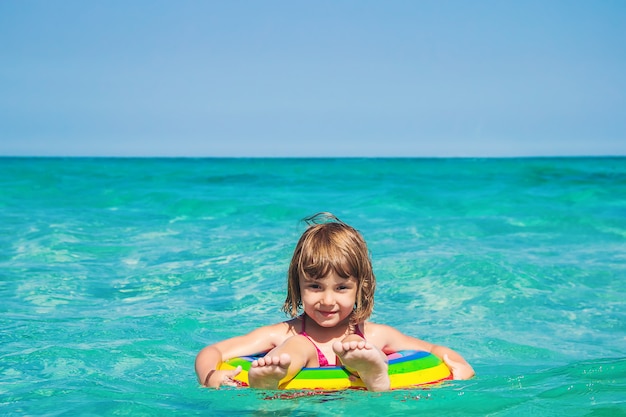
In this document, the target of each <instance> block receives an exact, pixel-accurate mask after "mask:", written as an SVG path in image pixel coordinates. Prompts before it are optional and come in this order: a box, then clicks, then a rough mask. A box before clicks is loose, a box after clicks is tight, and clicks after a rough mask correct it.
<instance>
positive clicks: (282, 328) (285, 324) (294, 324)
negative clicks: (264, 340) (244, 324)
mask: <svg viewBox="0 0 626 417" xmlns="http://www.w3.org/2000/svg"><path fill="white" fill-rule="evenodd" d="M301 323H302V320H300V319H299V318H294V319H290V320H285V321H281V322H278V323H274V324H268V325H265V326H262V327H259V328H257V329H256V330H255V331H256V332H262V333H277V334H296V333H298V332H299V331H300V328H301V327H302V324H301Z"/></svg>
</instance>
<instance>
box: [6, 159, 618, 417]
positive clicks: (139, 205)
mask: <svg viewBox="0 0 626 417" xmlns="http://www.w3.org/2000/svg"><path fill="white" fill-rule="evenodd" d="M318 211H331V212H333V213H335V214H336V215H337V216H338V217H340V218H341V219H342V220H344V221H346V222H348V223H350V224H351V225H353V226H355V227H356V228H357V229H359V230H360V231H361V232H362V233H363V235H364V236H365V238H366V240H367V241H368V243H369V246H370V250H371V253H372V259H373V264H374V268H375V272H376V275H377V279H378V291H377V296H376V306H375V312H374V316H373V317H372V320H373V321H376V322H381V323H387V324H390V325H393V326H396V327H398V328H399V329H400V330H402V331H403V332H405V333H409V334H412V335H414V336H417V337H420V338H423V339H426V340H428V341H431V342H434V343H438V344H443V345H447V346H450V347H452V348H454V349H456V350H458V351H459V352H460V353H462V354H463V355H464V356H465V357H466V359H467V360H468V361H469V362H470V363H472V365H473V366H474V368H475V370H476V372H477V376H476V377H475V378H474V379H472V380H469V381H452V382H449V383H446V384H445V385H444V386H442V387H439V388H433V389H428V390H424V389H420V390H398V391H393V392H388V393H369V392H366V391H346V392H338V393H333V394H326V395H315V396H298V397H295V398H284V397H283V396H281V395H280V394H281V393H280V392H278V393H277V392H265V391H254V390H249V389H231V388H226V389H221V390H208V389H204V388H201V387H200V386H199V384H198V383H197V381H196V379H195V374H194V370H193V361H194V358H195V355H196V353H197V352H198V351H199V350H200V349H201V348H202V347H203V346H205V345H207V344H210V343H213V342H216V341H218V340H221V339H224V338H227V337H231V336H235V335H238V334H241V333H243V332H247V331H250V330H252V329H254V328H256V327H258V326H260V325H263V324H267V323H273V322H277V321H280V320H283V319H284V318H285V317H284V315H283V314H282V313H281V311H280V307H281V305H282V302H283V300H284V294H285V288H286V286H285V276H286V270H287V266H288V263H289V258H290V256H291V251H292V250H293V247H294V245H295V243H296V240H297V238H298V237H299V235H300V233H301V232H302V231H303V230H304V226H303V225H302V224H301V223H299V220H300V219H301V218H303V217H305V216H307V215H309V214H313V213H315V212H318ZM625 300H626V158H595V159H594V158H574V159H567V158H564V159H106V158H103V159H89V158H73V159H72V158H70V159H63V158H50V159H46V158H0V415H8V416H13V415H15V416H18V415H19V416H22V415H37V416H40V415H45V416H65V415H67V416H70V415H71V416H74V415H83V416H89V415H94V416H100V415H102V416H104V415H133V416H142V415H146V416H157V415H168V416H169V415H237V416H247V415H260V416H265V415H293V416H313V415H318V416H331V415H348V414H354V413H355V412H356V413H358V414H359V415H362V416H368V415H372V416H374V415H386V416H389V415H391V416H401V415H414V414H423V415H445V416H451V415H452V416H454V415H458V416H468V415H469V416H484V415H492V416H509V415H520V416H522V415H523V416H525V415H534V416H561V415H568V416H620V415H621V416H624V415H626V302H625Z"/></svg>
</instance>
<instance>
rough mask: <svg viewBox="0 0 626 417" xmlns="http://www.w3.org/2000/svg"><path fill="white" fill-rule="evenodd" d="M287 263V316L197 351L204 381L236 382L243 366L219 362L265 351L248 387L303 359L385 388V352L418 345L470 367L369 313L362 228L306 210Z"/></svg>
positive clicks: (466, 371)
mask: <svg viewBox="0 0 626 417" xmlns="http://www.w3.org/2000/svg"><path fill="white" fill-rule="evenodd" d="M305 221H306V222H307V224H308V225H309V227H308V228H307V229H306V231H305V232H304V233H303V234H302V236H301V237H300V240H299V241H298V244H297V246H296V249H295V251H294V253H293V257H292V259H291V264H290V266H289V273H288V282H287V299H286V300H285V304H284V305H283V310H284V311H285V312H286V313H287V314H289V315H291V317H292V318H291V319H290V320H287V321H284V322H281V323H276V324H272V325H269V326H263V327H260V328H258V329H256V330H253V331H251V332H250V333H248V334H246V335H243V336H237V337H233V338H231V339H227V340H223V341H221V342H218V343H215V344H213V345H210V346H207V347H205V348H204V349H202V350H201V351H200V353H198V356H197V357H196V374H197V375H198V380H199V381H200V383H201V384H203V385H205V386H207V387H213V388H218V387H220V386H222V385H230V386H234V385H237V384H236V382H235V381H234V377H235V376H236V375H237V374H239V372H241V368H240V367H238V368H237V369H232V370H218V368H219V365H220V364H221V363H222V362H223V361H226V360H228V359H231V358H234V357H237V356H246V355H251V354H255V353H259V352H267V354H266V355H265V356H264V357H262V358H259V359H257V360H255V361H254V362H252V366H251V368H250V370H249V372H248V379H249V383H250V386H251V387H253V388H264V389H278V388H279V387H280V386H281V384H283V383H285V382H287V381H290V380H291V379H292V378H294V377H295V376H296V374H297V373H298V372H299V371H300V370H301V369H302V368H305V367H324V366H335V365H342V366H345V367H346V368H347V369H348V370H349V371H350V372H351V373H352V374H354V376H355V377H358V378H361V380H362V381H363V383H364V384H365V386H366V387H367V389H369V390H371V391H385V390H388V389H389V376H388V374H387V354H389V353H393V352H397V351H400V350H422V351H427V352H431V353H433V354H434V355H436V356H438V357H439V358H441V359H442V360H443V361H444V363H445V364H446V365H447V366H448V368H450V370H451V373H452V376H453V378H454V379H468V378H471V377H472V376H473V375H474V370H473V369H472V367H471V366H470V365H469V364H468V363H467V362H466V361H465V359H463V357H462V356H461V355H459V354H458V353H457V352H455V351H453V350H452V349H450V348H447V347H444V346H438V345H434V344H432V343H428V342H425V341H423V340H420V339H416V338H414V337H411V336H408V335H405V334H403V333H402V332H400V331H399V330H397V329H395V328H393V327H391V326H386V325H383V324H376V323H372V322H369V321H366V320H367V319H368V318H369V316H370V315H371V313H372V310H373V307H374V291H375V289H376V280H375V277H374V273H373V271H372V263H371V260H370V257H369V252H368V249H367V245H366V243H365V241H364V239H363V237H362V236H361V234H360V233H359V232H358V231H357V230H356V229H354V228H352V227H351V226H349V225H347V224H346V223H344V222H342V221H341V220H339V219H338V218H337V217H335V216H333V215H332V214H330V213H318V214H316V215H314V216H311V217H309V218H306V219H305Z"/></svg>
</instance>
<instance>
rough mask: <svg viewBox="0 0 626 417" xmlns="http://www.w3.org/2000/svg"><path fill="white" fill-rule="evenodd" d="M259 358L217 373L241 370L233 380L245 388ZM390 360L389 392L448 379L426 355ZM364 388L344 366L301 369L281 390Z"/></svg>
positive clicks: (403, 354)
mask: <svg viewBox="0 0 626 417" xmlns="http://www.w3.org/2000/svg"><path fill="white" fill-rule="evenodd" d="M260 356H263V354H261V355H255V356H243V357H238V358H233V359H229V360H228V361H225V362H223V363H222V365H221V366H220V368H219V369H222V370H228V369H235V368H236V367H237V366H241V369H242V370H241V373H239V375H237V376H236V377H235V380H236V381H238V382H240V383H241V384H242V385H243V386H248V370H249V369H250V367H251V364H252V361H253V360H254V359H256V358H258V357H260ZM387 357H388V359H389V371H388V372H389V380H390V382H391V389H398V388H408V387H415V386H419V385H430V384H436V383H438V382H441V381H444V380H446V379H451V378H452V375H451V374H450V369H448V367H447V366H446V364H444V363H443V362H442V360H441V359H439V358H438V357H437V356H435V355H433V354H432V353H429V352H422V351H416V350H403V351H400V352H397V353H392V354H390V355H387ZM347 388H365V385H364V384H363V382H362V381H361V380H360V379H359V378H354V377H353V376H352V374H350V372H348V371H347V370H346V368H344V367H343V366H326V367H323V368H303V369H302V370H301V371H300V372H299V373H298V374H297V375H296V376H295V377H294V378H293V379H292V380H291V381H288V382H286V383H284V384H282V385H281V386H280V389H311V390H318V389H319V390H342V389H347Z"/></svg>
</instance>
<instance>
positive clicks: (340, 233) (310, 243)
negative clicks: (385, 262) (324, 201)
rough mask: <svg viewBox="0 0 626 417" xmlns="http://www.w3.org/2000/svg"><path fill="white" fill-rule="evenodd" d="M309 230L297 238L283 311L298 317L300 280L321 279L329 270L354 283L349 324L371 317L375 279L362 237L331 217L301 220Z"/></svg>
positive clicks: (321, 216)
mask: <svg viewBox="0 0 626 417" xmlns="http://www.w3.org/2000/svg"><path fill="white" fill-rule="evenodd" d="M303 221H304V222H306V224H308V225H309V227H308V228H307V229H306V231H305V232H304V233H303V234H302V236H301V237H300V240H299V241H298V244H297V245H296V249H295V250H294V252H293V256H292V258H291V264H290V265H289V272H288V275H287V298H286V300H285V304H284V305H283V311H285V313H287V314H289V315H291V317H297V316H298V314H299V310H300V308H301V307H302V296H301V292H300V277H301V276H302V277H306V278H309V279H321V278H324V277H325V276H327V275H328V274H329V273H330V272H331V270H332V271H334V272H335V273H336V274H337V275H339V276H340V277H342V278H349V277H354V278H355V279H356V280H357V294H356V302H355V305H354V311H353V313H352V317H351V322H352V323H360V322H362V321H364V320H366V319H367V318H369V316H370V315H371V314H372V310H373V308H374V291H375V289H376V278H375V276H374V272H373V270H372V262H371V259H370V256H369V251H368V249H367V245H366V243H365V240H364V239H363V236H361V234H360V233H359V232H358V231H357V230H356V229H354V228H353V227H351V226H349V225H347V224H346V223H344V222H342V221H341V220H339V219H338V218H337V217H335V216H334V215H333V214H331V213H317V214H315V215H313V216H310V217H307V218H305V219H303Z"/></svg>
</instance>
